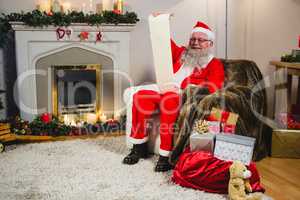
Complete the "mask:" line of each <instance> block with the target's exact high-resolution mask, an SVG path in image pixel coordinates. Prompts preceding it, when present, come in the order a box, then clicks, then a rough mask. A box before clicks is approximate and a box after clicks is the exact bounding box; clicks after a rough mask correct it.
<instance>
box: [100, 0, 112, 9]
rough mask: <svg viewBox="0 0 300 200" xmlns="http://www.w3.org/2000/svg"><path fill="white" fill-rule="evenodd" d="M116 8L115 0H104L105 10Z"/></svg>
mask: <svg viewBox="0 0 300 200" xmlns="http://www.w3.org/2000/svg"><path fill="white" fill-rule="evenodd" d="M113 8H114V2H113V0H103V11H105V10H108V11H110V10H113Z"/></svg>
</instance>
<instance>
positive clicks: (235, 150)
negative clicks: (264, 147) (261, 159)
mask: <svg viewBox="0 0 300 200" xmlns="http://www.w3.org/2000/svg"><path fill="white" fill-rule="evenodd" d="M254 145H255V138H251V137H245V136H241V135H228V134H217V135H216V143H215V149H214V156H215V157H217V158H219V159H221V160H227V161H235V160H239V161H241V162H242V163H244V164H245V165H249V164H250V162H251V160H252V156H253V149H254Z"/></svg>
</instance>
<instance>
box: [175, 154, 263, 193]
mask: <svg viewBox="0 0 300 200" xmlns="http://www.w3.org/2000/svg"><path fill="white" fill-rule="evenodd" d="M231 164H232V162H231V161H223V160H219V159H218V158H215V157H213V155H212V154H211V153H208V152H204V151H196V152H190V150H189V149H186V151H185V152H184V153H183V154H182V155H181V156H180V158H179V160H178V162H177V164H176V166H175V169H174V171H173V176H172V181H173V182H174V183H176V184H178V185H181V186H183V187H189V188H193V189H198V190H203V191H205V192H211V193H219V194H227V193H228V192H227V191H228V183H229V178H230V174H229V167H230V166H231ZM248 169H249V170H250V171H251V173H252V176H251V178H250V184H251V186H252V190H253V192H264V191H265V190H264V188H263V187H262V186H261V184H260V177H259V174H258V171H257V169H256V165H255V163H251V164H250V165H249V166H248Z"/></svg>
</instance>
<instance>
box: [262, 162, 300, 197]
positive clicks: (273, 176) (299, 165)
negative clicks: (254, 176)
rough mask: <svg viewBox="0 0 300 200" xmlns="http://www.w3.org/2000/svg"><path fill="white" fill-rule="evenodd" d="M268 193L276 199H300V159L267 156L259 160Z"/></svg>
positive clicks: (263, 182)
mask: <svg viewBox="0 0 300 200" xmlns="http://www.w3.org/2000/svg"><path fill="white" fill-rule="evenodd" d="M257 168H258V171H259V172H260V175H261V179H262V184H263V186H264V187H265V189H266V194H267V195H269V196H271V197H273V198H274V199H276V200H300V159H281V158H265V159H264V160H262V161H260V162H257Z"/></svg>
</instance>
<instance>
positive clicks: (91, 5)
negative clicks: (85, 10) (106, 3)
mask: <svg viewBox="0 0 300 200" xmlns="http://www.w3.org/2000/svg"><path fill="white" fill-rule="evenodd" d="M89 12H90V13H93V12H94V9H93V0H90V6H89Z"/></svg>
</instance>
